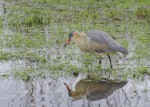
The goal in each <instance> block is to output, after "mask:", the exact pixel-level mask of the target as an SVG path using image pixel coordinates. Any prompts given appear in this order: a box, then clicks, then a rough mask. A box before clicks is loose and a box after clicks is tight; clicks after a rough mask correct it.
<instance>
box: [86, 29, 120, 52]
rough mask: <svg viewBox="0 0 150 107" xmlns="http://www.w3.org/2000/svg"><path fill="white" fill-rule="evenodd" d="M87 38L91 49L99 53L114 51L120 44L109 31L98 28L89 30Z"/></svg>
mask: <svg viewBox="0 0 150 107" xmlns="http://www.w3.org/2000/svg"><path fill="white" fill-rule="evenodd" d="M86 39H87V44H88V46H89V47H90V49H92V50H93V51H95V52H97V53H103V52H114V51H116V48H115V47H116V46H118V45H119V44H117V43H116V42H115V41H114V40H113V39H112V38H111V37H109V36H108V34H107V33H105V32H101V31H98V30H93V31H88V32H87V33H86Z"/></svg>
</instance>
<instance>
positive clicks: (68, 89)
mask: <svg viewBox="0 0 150 107" xmlns="http://www.w3.org/2000/svg"><path fill="white" fill-rule="evenodd" d="M64 85H65V86H66V88H67V91H68V92H70V91H71V89H70V88H69V86H68V85H67V84H66V83H64Z"/></svg>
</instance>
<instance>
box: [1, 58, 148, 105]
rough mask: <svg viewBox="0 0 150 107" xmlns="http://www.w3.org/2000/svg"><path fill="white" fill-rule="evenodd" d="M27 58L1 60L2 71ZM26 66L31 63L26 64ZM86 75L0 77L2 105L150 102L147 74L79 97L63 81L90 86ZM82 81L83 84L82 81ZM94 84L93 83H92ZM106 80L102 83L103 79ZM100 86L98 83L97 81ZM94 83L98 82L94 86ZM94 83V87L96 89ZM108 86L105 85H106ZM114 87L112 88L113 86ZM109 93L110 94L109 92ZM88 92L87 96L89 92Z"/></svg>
mask: <svg viewBox="0 0 150 107" xmlns="http://www.w3.org/2000/svg"><path fill="white" fill-rule="evenodd" d="M27 62H28V61H27V60H18V61H3V62H0V74H1V75H2V74H4V73H5V74H6V73H7V74H11V72H13V71H12V70H13V69H12V68H14V67H15V66H16V65H17V66H18V65H19V66H20V65H23V64H26V63H27ZM26 67H28V66H27V65H26ZM84 78H85V77H84V76H83V75H81V74H79V75H78V76H77V77H57V78H45V79H40V78H32V79H30V81H29V82H27V83H25V82H23V81H22V80H20V79H14V78H12V77H11V76H9V77H7V78H6V77H1V78H0V107H91V106H92V107H149V106H150V91H149V90H150V82H149V78H148V77H145V79H144V80H143V81H140V80H132V79H128V80H127V83H125V84H123V85H122V86H121V87H117V88H116V89H115V88H114V86H113V87H111V85H110V84H109V86H108V90H112V91H111V92H110V91H103V90H102V89H103V87H102V88H100V91H99V92H98V93H97V95H98V94H99V93H100V94H99V95H98V96H99V98H97V99H95V100H92V99H89V98H90V95H91V96H92V95H94V94H91V93H92V92H89V91H87V92H86V94H85V93H84V94H82V97H80V98H78V99H76V98H75V97H73V96H69V95H68V91H67V88H66V86H65V85H64V83H66V84H67V85H68V87H69V88H70V89H71V90H72V91H77V90H78V89H77V87H78V88H80V89H81V90H82V89H84V90H89V89H87V88H88V87H84V84H86V86H88V85H89V84H91V83H90V82H86V83H84V84H83V85H82V84H81V83H83V82H81V81H82V80H84ZM79 84H80V85H79ZM92 84H93V83H92ZM101 84H103V83H101ZM99 85H100V84H99ZM97 86H98V85H97ZM94 87H95V86H94ZM94 87H93V89H94ZM105 87H106V86H105ZM110 88H111V89H110ZM108 93H109V94H108ZM87 95H88V96H87Z"/></svg>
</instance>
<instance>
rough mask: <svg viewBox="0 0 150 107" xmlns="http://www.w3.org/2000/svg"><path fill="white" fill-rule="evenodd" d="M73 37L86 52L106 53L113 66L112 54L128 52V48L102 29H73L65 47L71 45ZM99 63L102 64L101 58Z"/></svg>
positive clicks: (125, 53)
mask: <svg viewBox="0 0 150 107" xmlns="http://www.w3.org/2000/svg"><path fill="white" fill-rule="evenodd" d="M72 39H75V44H76V45H77V46H78V47H79V48H80V49H81V50H82V51H84V52H88V53H94V54H101V53H102V54H106V55H107V56H108V58H109V62H110V67H111V68H112V67H113V66H112V62H111V57H110V54H113V53H118V54H121V55H127V54H128V51H127V49H125V48H124V47H123V46H122V45H121V44H119V43H117V42H116V41H115V40H114V39H113V38H112V37H111V36H109V35H108V34H107V33H106V32H103V31H100V30H89V31H87V32H79V31H73V32H71V33H70V34H69V38H68V40H67V41H66V42H65V45H64V47H66V46H67V45H69V44H70V43H71V40H72ZM99 64H101V58H100V59H99Z"/></svg>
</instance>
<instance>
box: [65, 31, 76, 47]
mask: <svg viewBox="0 0 150 107" xmlns="http://www.w3.org/2000/svg"><path fill="white" fill-rule="evenodd" d="M78 34H79V32H78V31H74V32H71V33H70V34H69V37H68V40H67V41H66V42H65V45H64V47H65V46H67V45H70V42H71V40H72V39H73V38H77V36H78Z"/></svg>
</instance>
